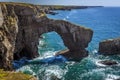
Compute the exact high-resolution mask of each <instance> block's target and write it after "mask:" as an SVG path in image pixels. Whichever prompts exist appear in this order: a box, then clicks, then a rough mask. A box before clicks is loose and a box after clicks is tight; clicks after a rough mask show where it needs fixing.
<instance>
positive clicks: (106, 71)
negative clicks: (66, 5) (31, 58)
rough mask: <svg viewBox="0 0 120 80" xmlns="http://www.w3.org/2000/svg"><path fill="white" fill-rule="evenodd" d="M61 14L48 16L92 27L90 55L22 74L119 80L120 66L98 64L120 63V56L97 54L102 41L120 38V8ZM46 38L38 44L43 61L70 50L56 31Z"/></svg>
mask: <svg viewBox="0 0 120 80" xmlns="http://www.w3.org/2000/svg"><path fill="white" fill-rule="evenodd" d="M57 12H58V13H59V14H57V15H54V16H53V15H48V17H49V18H52V19H59V20H66V21H69V22H72V23H75V24H78V25H81V26H85V27H88V28H91V29H92V30H93V31H94V36H93V39H92V41H91V43H90V44H89V47H88V50H89V56H88V57H87V58H85V59H83V60H82V61H81V62H77V63H76V62H74V61H72V62H66V63H58V64H29V65H26V66H23V67H21V68H20V69H18V71H23V72H24V73H29V74H32V75H36V76H37V77H38V79H39V80H55V79H54V78H58V79H60V80H115V79H117V78H119V77H120V65H116V66H104V65H101V64H98V63H97V62H98V61H100V60H106V59H107V60H115V61H117V62H120V56H118V55H116V56H102V55H97V54H96V53H97V50H98V43H99V42H100V41H101V40H105V39H109V38H110V39H111V38H116V37H120V8H119V7H99V8H89V9H77V10H71V11H57ZM41 36H43V39H41V40H40V42H39V44H40V45H38V48H39V54H40V57H39V58H36V59H38V60H39V59H42V58H46V57H49V56H53V55H54V54H55V53H56V52H57V51H59V50H64V49H66V47H65V46H64V43H63V41H62V39H61V38H60V36H59V35H58V34H57V33H56V32H50V33H46V34H43V35H41Z"/></svg>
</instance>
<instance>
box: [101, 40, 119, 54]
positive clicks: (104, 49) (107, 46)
mask: <svg viewBox="0 0 120 80" xmlns="http://www.w3.org/2000/svg"><path fill="white" fill-rule="evenodd" d="M99 53H101V54H104V55H112V54H120V38H116V39H108V40H105V41H102V42H100V43H99Z"/></svg>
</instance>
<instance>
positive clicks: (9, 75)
mask: <svg viewBox="0 0 120 80" xmlns="http://www.w3.org/2000/svg"><path fill="white" fill-rule="evenodd" d="M0 80H36V78H34V77H33V76H31V75H28V74H23V73H22V72H14V71H4V70H2V69H0Z"/></svg>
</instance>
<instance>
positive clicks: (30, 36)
mask: <svg viewBox="0 0 120 80" xmlns="http://www.w3.org/2000/svg"><path fill="white" fill-rule="evenodd" d="M0 18H1V19H0V20H1V23H0V62H1V63H0V68H4V69H5V70H11V69H12V62H13V60H17V59H20V58H22V57H27V58H28V59H32V58H34V57H37V56H38V47H37V46H38V44H39V39H40V35H42V34H43V33H47V32H51V31H55V32H57V33H58V34H59V35H60V36H61V38H62V39H63V42H64V44H65V46H66V47H68V49H69V53H67V54H66V53H65V54H64V56H65V57H67V58H70V59H73V60H74V59H76V58H77V59H82V58H84V57H86V56H87V55H88V54H87V51H86V49H85V48H86V47H87V46H88V43H89V42H90V41H91V39H92V35H93V31H92V30H91V29H88V28H85V27H81V26H79V25H75V24H72V23H70V22H67V21H63V20H53V19H49V18H47V17H46V14H45V13H44V12H43V10H41V6H35V5H31V4H23V3H0ZM74 53H75V54H74Z"/></svg>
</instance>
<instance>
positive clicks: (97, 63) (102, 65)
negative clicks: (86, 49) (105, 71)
mask: <svg viewBox="0 0 120 80" xmlns="http://www.w3.org/2000/svg"><path fill="white" fill-rule="evenodd" d="M100 61H101V60H96V62H95V64H96V65H97V66H101V67H106V65H104V64H102V63H99V62H100Z"/></svg>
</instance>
